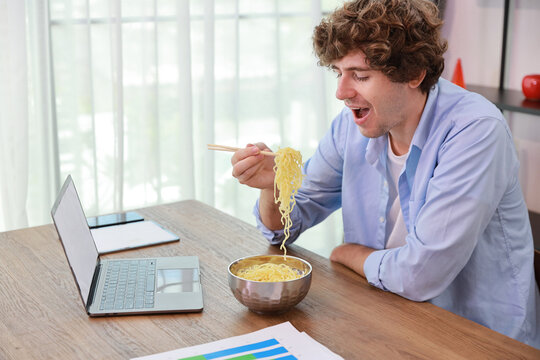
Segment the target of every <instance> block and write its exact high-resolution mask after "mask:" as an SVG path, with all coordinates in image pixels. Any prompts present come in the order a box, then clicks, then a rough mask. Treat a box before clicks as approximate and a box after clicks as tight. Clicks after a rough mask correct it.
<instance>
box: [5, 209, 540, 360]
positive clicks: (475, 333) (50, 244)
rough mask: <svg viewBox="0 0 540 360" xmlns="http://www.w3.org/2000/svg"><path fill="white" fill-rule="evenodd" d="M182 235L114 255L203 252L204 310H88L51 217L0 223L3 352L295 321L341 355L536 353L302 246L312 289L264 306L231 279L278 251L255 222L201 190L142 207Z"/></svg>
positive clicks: (63, 350) (114, 346)
mask: <svg viewBox="0 0 540 360" xmlns="http://www.w3.org/2000/svg"><path fill="white" fill-rule="evenodd" d="M138 211H139V212H140V213H141V214H143V216H144V217H145V218H146V219H151V220H155V221H157V222H158V223H160V224H161V225H163V226H164V227H166V228H168V229H169V230H171V231H172V232H174V233H176V234H177V235H178V236H179V237H180V239H181V240H180V242H176V243H172V244H166V245H159V246H153V247H147V248H142V249H138V250H131V251H124V252H120V253H116V254H110V255H107V257H108V258H114V257H147V256H176V255H197V256H199V258H200V263H201V279H202V286H203V292H204V310H203V312H201V313H194V314H174V315H148V316H146V315H137V316H122V317H109V318H89V317H88V316H87V315H86V312H85V311H84V308H83V305H82V301H81V299H80V296H79V293H78V291H77V288H76V285H75V282H74V280H73V277H72V275H71V272H70V270H69V267H68V263H67V260H66V258H65V256H64V254H63V250H62V246H61V244H60V242H59V240H58V236H57V233H56V231H55V229H54V226H53V225H52V224H51V225H45V226H40V227H34V228H28V229H23V230H16V231H11V232H5V233H1V234H0V254H2V255H1V261H0V289H1V293H0V359H34V358H40V359H53V358H54V359H82V358H84V359H129V358H132V357H138V356H143V355H149V354H154V353H158V352H163V351H168V350H173V349H176V348H180V347H186V346H192V345H197V344H201V343H205V342H210V341H215V340H219V339H223V338H226V337H230V336H236V335H241V334H245V333H248V332H251V331H255V330H258V329H261V328H264V327H267V326H270V325H275V324H279V323H281V322H284V321H290V322H291V323H292V324H293V325H294V326H295V327H296V328H297V329H298V330H299V331H305V332H307V333H308V334H309V335H310V336H312V337H313V338H314V339H315V340H317V341H319V342H320V343H322V344H324V345H325V346H327V347H328V348H330V349H331V350H332V351H334V352H336V353H338V354H340V355H341V356H343V357H344V358H345V359H388V358H414V359H540V351H539V350H536V349H534V348H532V347H530V346H527V345H525V344H523V343H520V342H518V341H516V340H513V339H511V338H508V337H506V336H504V335H501V334H499V333H497V332H494V331H492V330H489V329H487V328H485V327H483V326H481V325H478V324H476V323H474V322H472V321H469V320H466V319H464V318H461V317H459V316H457V315H454V314H452V313H450V312H447V311H445V310H443V309H441V308H438V307H436V306H433V305H431V304H429V303H416V302H412V301H409V300H406V299H403V298H401V297H399V296H397V295H394V294H391V293H387V292H384V291H381V290H378V289H376V288H374V287H372V286H370V285H369V284H367V282H366V281H365V279H363V278H361V277H360V276H358V275H357V274H355V273H354V272H352V271H350V270H348V269H347V268H345V267H343V266H341V265H338V264H333V263H331V262H330V261H329V260H328V259H325V258H322V257H320V256H318V255H316V254H314V253H311V252H309V251H307V250H305V249H302V248H300V247H298V246H294V245H293V246H290V247H289V250H288V254H291V255H294V256H299V257H301V258H303V259H306V260H307V261H309V262H310V263H311V264H312V266H313V282H312V285H311V289H310V291H309V293H308V295H307V296H306V298H305V299H304V300H303V301H302V302H301V303H300V304H298V305H297V306H296V307H294V308H293V309H292V310H290V311H289V312H287V313H284V314H280V315H258V314H255V313H253V312H251V311H249V310H247V308H245V307H244V306H243V305H241V304H240V303H238V302H237V301H236V299H235V298H234V296H233V295H232V293H231V291H230V289H229V286H228V282H227V266H228V265H229V264H230V263H231V262H232V261H234V260H235V259H237V258H240V257H244V256H248V255H257V254H267V253H269V254H281V252H280V251H279V249H278V247H273V246H269V245H268V244H267V242H266V240H265V239H264V238H263V237H262V236H261V235H260V234H259V232H258V231H257V229H255V228H254V227H252V226H251V225H249V224H246V223H244V222H242V221H240V220H238V219H236V218H234V217H231V216H229V215H226V214H224V213H222V212H220V211H217V210H215V209H213V208H212V207H210V206H207V205H205V204H203V203H200V202H197V201H191V200H190V201H182V202H178V203H174V204H169V205H161V206H156V207H150V208H145V209H141V210H138Z"/></svg>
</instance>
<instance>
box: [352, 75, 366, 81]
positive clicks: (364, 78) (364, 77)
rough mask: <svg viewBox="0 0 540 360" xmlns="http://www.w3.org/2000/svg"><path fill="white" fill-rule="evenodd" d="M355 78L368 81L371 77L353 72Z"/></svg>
mask: <svg viewBox="0 0 540 360" xmlns="http://www.w3.org/2000/svg"><path fill="white" fill-rule="evenodd" d="M353 78H354V80H357V81H367V79H369V77H367V76H360V75H358V74H353Z"/></svg>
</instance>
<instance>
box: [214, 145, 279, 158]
mask: <svg viewBox="0 0 540 360" xmlns="http://www.w3.org/2000/svg"><path fill="white" fill-rule="evenodd" d="M206 147H207V148H208V150H218V151H231V152H235V151H236V150H240V149H241V148H238V147H234V146H226V145H216V144H206ZM261 154H264V155H268V156H276V155H277V154H276V153H274V152H271V151H261Z"/></svg>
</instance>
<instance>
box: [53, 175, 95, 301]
mask: <svg viewBox="0 0 540 360" xmlns="http://www.w3.org/2000/svg"><path fill="white" fill-rule="evenodd" d="M51 215H52V218H53V221H54V224H55V226H56V230H57V231H58V236H59V237H60V240H61V241H62V244H63V246H64V250H65V252H66V256H67V259H68V262H69V265H70V266H71V269H72V271H73V275H74V276H75V280H76V281H77V284H78V285H79V289H80V291H81V297H82V299H83V302H84V305H85V306H86V302H87V301H88V294H89V293H90V287H91V285H92V278H93V276H94V271H95V268H96V262H97V259H98V252H97V249H96V245H95V244H94V240H93V238H92V234H91V233H90V228H89V227H88V223H87V222H86V216H85V215H84V211H83V208H82V205H81V202H80V200H79V196H78V195H77V190H76V189H75V184H74V183H73V180H72V179H71V176H68V177H67V179H66V181H65V183H64V186H62V190H60V194H59V195H58V198H57V199H56V202H55V204H54V206H53V208H52V210H51Z"/></svg>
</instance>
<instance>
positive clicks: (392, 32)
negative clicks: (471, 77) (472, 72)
mask: <svg viewBox="0 0 540 360" xmlns="http://www.w3.org/2000/svg"><path fill="white" fill-rule="evenodd" d="M438 14H439V11H438V8H437V6H436V5H435V4H434V3H433V2H431V1H429V0H356V1H350V2H346V3H344V4H343V7H341V8H339V9H337V10H336V11H334V12H333V13H332V14H330V15H329V16H328V17H327V18H325V19H323V20H322V21H321V23H320V24H319V25H318V26H317V27H315V30H314V32H313V47H314V50H315V53H316V55H317V57H318V58H319V65H321V66H331V65H332V63H333V62H334V61H337V60H339V59H341V58H343V57H344V56H346V55H347V54H349V53H350V52H352V51H355V50H361V51H362V52H363V53H364V54H365V55H366V61H367V63H368V65H369V66H370V67H371V68H372V69H374V70H379V71H382V72H383V73H384V74H385V75H386V76H387V77H388V78H389V79H390V80H391V81H394V82H408V81H411V80H413V79H416V78H418V77H419V76H420V75H421V74H422V71H423V70H426V76H425V78H424V80H423V81H422V83H421V85H420V89H421V91H422V92H424V93H427V92H429V90H430V88H431V87H432V86H433V85H435V83H436V82H437V80H438V78H439V76H440V75H441V73H442V71H443V69H444V58H443V54H444V52H445V51H446V49H447V42H446V40H444V39H443V38H441V36H440V30H441V27H442V21H441V19H439V16H438Z"/></svg>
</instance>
